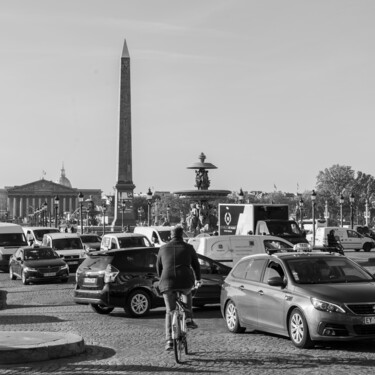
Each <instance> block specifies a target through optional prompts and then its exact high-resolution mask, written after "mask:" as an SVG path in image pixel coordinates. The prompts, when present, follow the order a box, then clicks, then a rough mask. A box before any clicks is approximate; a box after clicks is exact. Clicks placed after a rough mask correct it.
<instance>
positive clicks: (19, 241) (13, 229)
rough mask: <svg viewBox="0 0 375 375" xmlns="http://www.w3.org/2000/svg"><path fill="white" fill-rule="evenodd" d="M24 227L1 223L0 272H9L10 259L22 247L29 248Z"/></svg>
mask: <svg viewBox="0 0 375 375" xmlns="http://www.w3.org/2000/svg"><path fill="white" fill-rule="evenodd" d="M27 245H28V244H27V241H26V236H25V234H24V233H23V230H22V227H21V226H20V225H17V224H11V223H0V270H2V271H4V272H8V271H9V259H10V257H11V256H12V255H13V254H14V253H15V252H16V250H18V249H19V248H20V247H21V246H27Z"/></svg>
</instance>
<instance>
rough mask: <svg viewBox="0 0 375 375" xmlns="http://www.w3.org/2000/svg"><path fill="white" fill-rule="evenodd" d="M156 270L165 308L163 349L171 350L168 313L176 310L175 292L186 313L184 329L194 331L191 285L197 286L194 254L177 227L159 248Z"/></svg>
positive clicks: (197, 277)
mask: <svg viewBox="0 0 375 375" xmlns="http://www.w3.org/2000/svg"><path fill="white" fill-rule="evenodd" d="M156 270H157V273H158V276H159V277H160V281H159V290H160V292H161V293H162V294H163V298H164V303H165V307H166V313H165V336H166V340H167V343H166V346H165V349H166V350H172V349H173V341H172V335H171V320H172V319H171V317H172V312H173V311H174V310H175V309H176V296H177V295H176V291H180V292H182V294H183V295H184V302H185V303H186V305H187V308H188V310H189V312H187V314H186V315H187V322H186V326H187V327H188V328H198V326H197V324H196V323H195V322H194V320H193V309H192V295H191V290H192V288H193V287H194V285H195V283H197V284H200V278H201V271H200V265H199V262H198V256H197V253H196V252H195V249H194V247H193V246H192V245H190V244H188V243H186V242H185V241H184V239H183V228H182V227H181V226H176V227H174V228H172V230H171V241H170V242H168V243H166V244H165V245H163V246H161V247H160V250H159V253H158V257H157V261H156ZM195 280H197V281H195Z"/></svg>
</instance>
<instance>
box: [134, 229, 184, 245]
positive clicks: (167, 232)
mask: <svg viewBox="0 0 375 375" xmlns="http://www.w3.org/2000/svg"><path fill="white" fill-rule="evenodd" d="M173 228H174V227H173V226H170V227H169V226H165V227H164V226H154V227H135V228H134V231H133V232H134V233H141V234H144V235H145V236H146V237H147V238H148V239H149V240H150V241H151V243H153V244H154V245H155V246H161V245H164V244H166V243H167V242H169V241H170V240H171V230H172V229H173ZM183 237H184V239H185V240H187V238H188V235H187V234H186V233H185V232H184V233H183Z"/></svg>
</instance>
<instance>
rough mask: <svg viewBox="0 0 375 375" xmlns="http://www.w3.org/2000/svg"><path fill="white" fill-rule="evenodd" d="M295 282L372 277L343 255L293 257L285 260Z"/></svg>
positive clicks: (362, 279)
mask: <svg viewBox="0 0 375 375" xmlns="http://www.w3.org/2000/svg"><path fill="white" fill-rule="evenodd" d="M285 263H286V265H287V267H288V268H289V270H290V272H291V274H292V277H293V279H294V281H295V282H296V283H297V284H328V283H330V284H331V283H349V282H369V281H373V280H374V279H373V278H372V276H371V275H370V274H368V273H367V272H366V271H365V270H363V269H362V268H361V267H360V266H358V265H356V264H355V263H354V262H351V261H350V260H349V259H347V258H345V257H327V258H323V257H316V258H312V257H311V258H295V259H288V260H286V262H285Z"/></svg>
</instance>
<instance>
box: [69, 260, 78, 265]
mask: <svg viewBox="0 0 375 375" xmlns="http://www.w3.org/2000/svg"><path fill="white" fill-rule="evenodd" d="M66 262H67V263H69V264H78V262H72V261H70V260H67V261H66Z"/></svg>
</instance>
